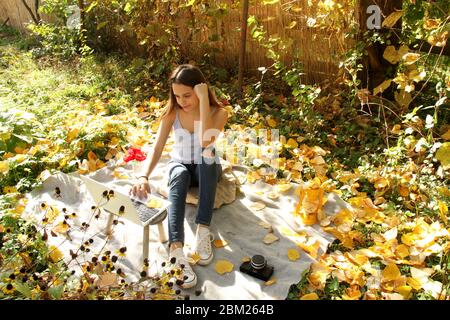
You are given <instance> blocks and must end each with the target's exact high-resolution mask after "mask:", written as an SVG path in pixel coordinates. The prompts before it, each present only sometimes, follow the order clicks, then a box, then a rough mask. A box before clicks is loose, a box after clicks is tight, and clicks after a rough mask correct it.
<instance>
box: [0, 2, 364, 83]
mask: <svg viewBox="0 0 450 320" xmlns="http://www.w3.org/2000/svg"><path fill="white" fill-rule="evenodd" d="M26 1H27V3H28V4H29V6H30V7H31V8H32V9H34V0H26ZM223 2H224V3H227V4H230V3H231V0H224V1H223ZM255 2H256V3H257V4H251V5H250V8H249V15H255V16H256V17H257V18H258V19H259V20H260V21H262V25H263V27H264V30H265V31H267V34H269V35H278V36H280V37H281V38H285V39H287V38H290V39H292V40H293V41H292V44H291V46H290V49H289V50H288V52H289V53H287V54H284V55H283V61H284V62H286V63H289V62H290V61H292V58H293V57H294V56H296V55H297V56H298V57H299V60H300V61H301V62H302V64H303V66H304V70H303V72H304V73H305V75H304V77H303V80H304V82H305V83H320V82H322V81H324V80H325V79H330V77H331V78H333V77H334V76H336V74H337V71H338V63H339V59H338V57H339V56H340V55H341V54H342V53H344V52H345V51H346V50H348V48H349V47H351V46H352V44H353V39H351V38H345V37H344V35H345V32H346V31H348V30H345V29H342V30H340V32H333V33H327V32H326V31H321V30H320V29H318V28H313V27H309V26H308V25H307V18H308V16H310V15H311V16H312V14H311V12H308V10H309V9H308V5H307V2H308V0H297V1H295V3H296V6H298V7H301V8H302V11H301V14H295V13H292V12H291V11H288V10H286V6H287V5H289V3H292V2H293V1H292V0H280V1H279V2H278V3H276V4H273V5H264V4H261V3H260V2H261V1H255ZM353 15H354V12H350V13H349V17H347V19H354V18H355V19H356V17H354V16H353ZM8 18H9V21H8V25H10V26H13V27H15V28H17V29H19V30H21V31H22V32H24V31H25V30H26V29H25V23H27V22H30V21H31V16H30V14H29V12H28V11H27V9H26V8H25V6H24V5H23V4H22V1H21V0H0V24H2V23H3V22H4V21H6V19H8ZM45 18H46V17H43V19H44V20H45ZM198 18H199V19H203V17H198ZM47 19H48V17H47ZM241 20H242V13H241V8H236V9H230V10H229V12H228V14H227V15H226V17H225V18H224V19H217V20H216V21H215V23H214V26H213V27H212V28H209V29H207V30H204V31H200V32H197V33H196V34H194V35H193V37H192V38H191V39H189V41H186V40H183V39H186V37H185V35H186V32H187V30H186V29H187V28H186V27H181V28H178V32H179V36H180V39H182V41H181V50H182V52H189V56H190V57H194V59H195V58H199V57H201V56H202V55H203V54H205V53H206V50H210V48H209V49H208V47H205V46H203V45H202V44H204V43H205V41H208V39H210V37H211V36H212V35H216V36H217V37H216V39H217V40H216V41H214V43H213V45H214V47H215V48H217V49H218V50H215V52H213V53H211V52H210V53H211V54H212V56H213V57H214V60H215V62H216V63H217V65H218V66H223V67H234V66H236V67H237V64H238V61H239V48H240V31H239V30H240V27H241ZM293 21H295V22H296V25H295V26H294V27H292V28H289V26H292V22H293ZM178 25H179V26H185V25H186V24H185V22H184V21H183V20H182V18H181V17H180V18H179V22H178ZM344 25H345V23H344ZM209 43H210V44H211V42H209ZM265 55H266V49H264V48H261V47H260V45H259V44H258V43H257V42H255V41H254V40H253V39H252V38H251V36H250V32H249V31H248V35H247V43H246V54H245V61H246V63H245V65H246V72H247V73H252V74H256V73H257V72H258V71H257V69H258V67H268V66H270V65H271V64H272V61H271V60H269V59H268V58H266V56H265Z"/></svg>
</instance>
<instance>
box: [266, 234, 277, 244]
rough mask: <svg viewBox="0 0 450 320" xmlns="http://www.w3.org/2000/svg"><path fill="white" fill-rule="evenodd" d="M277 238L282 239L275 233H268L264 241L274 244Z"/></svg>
mask: <svg viewBox="0 0 450 320" xmlns="http://www.w3.org/2000/svg"><path fill="white" fill-rule="evenodd" d="M277 240H280V238H278V237H277V236H276V235H274V234H273V233H268V234H267V235H266V236H265V237H264V239H263V242H264V243H265V244H272V243H274V242H275V241H277Z"/></svg>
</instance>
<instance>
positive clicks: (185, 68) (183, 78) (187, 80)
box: [160, 64, 224, 119]
mask: <svg viewBox="0 0 450 320" xmlns="http://www.w3.org/2000/svg"><path fill="white" fill-rule="evenodd" d="M174 83H177V84H183V85H185V86H189V87H191V88H194V87H195V85H197V84H199V83H207V82H206V78H205V76H204V75H203V73H202V71H201V70H200V69H199V68H198V67H196V66H194V65H191V64H182V65H179V66H178V67H177V68H176V69H175V70H173V71H172V74H171V75H170V77H169V87H170V95H169V100H168V101H167V103H166V106H165V107H164V110H163V112H162V114H161V118H160V119H162V118H164V117H166V116H167V115H168V114H170V112H172V110H173V109H174V108H179V107H180V106H179V105H178V103H177V99H176V97H175V94H174V93H173V89H172V84H174ZM208 98H209V105H210V106H216V107H219V108H223V107H224V106H223V105H222V104H221V103H220V102H219V101H218V100H217V98H216V95H215V94H214V92H213V91H212V90H211V87H210V86H209V85H208Z"/></svg>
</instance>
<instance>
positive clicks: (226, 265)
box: [214, 260, 234, 275]
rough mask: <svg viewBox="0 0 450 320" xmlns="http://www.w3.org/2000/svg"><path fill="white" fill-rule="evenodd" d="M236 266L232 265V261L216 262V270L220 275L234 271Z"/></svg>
mask: <svg viewBox="0 0 450 320" xmlns="http://www.w3.org/2000/svg"><path fill="white" fill-rule="evenodd" d="M233 268H234V264H232V263H231V262H230V261H227V260H219V261H217V262H216V266H215V267H214V269H215V270H216V272H217V273H218V274H222V275H223V274H225V273H227V272H231V271H233Z"/></svg>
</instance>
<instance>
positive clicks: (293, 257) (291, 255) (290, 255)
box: [287, 249, 300, 261]
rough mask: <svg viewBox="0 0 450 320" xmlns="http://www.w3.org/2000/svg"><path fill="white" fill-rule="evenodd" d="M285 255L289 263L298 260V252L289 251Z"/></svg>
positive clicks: (294, 250)
mask: <svg viewBox="0 0 450 320" xmlns="http://www.w3.org/2000/svg"><path fill="white" fill-rule="evenodd" d="M287 255H288V258H289V260H291V261H296V260H298V259H300V252H298V251H297V250H296V249H289V250H288V253H287Z"/></svg>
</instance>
